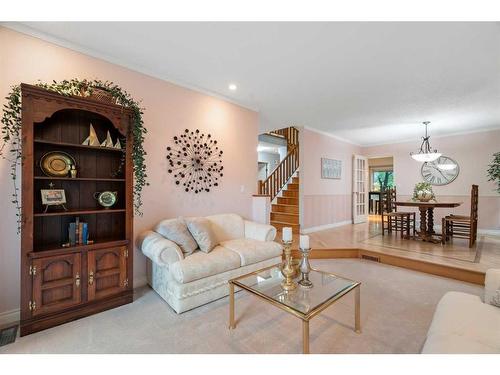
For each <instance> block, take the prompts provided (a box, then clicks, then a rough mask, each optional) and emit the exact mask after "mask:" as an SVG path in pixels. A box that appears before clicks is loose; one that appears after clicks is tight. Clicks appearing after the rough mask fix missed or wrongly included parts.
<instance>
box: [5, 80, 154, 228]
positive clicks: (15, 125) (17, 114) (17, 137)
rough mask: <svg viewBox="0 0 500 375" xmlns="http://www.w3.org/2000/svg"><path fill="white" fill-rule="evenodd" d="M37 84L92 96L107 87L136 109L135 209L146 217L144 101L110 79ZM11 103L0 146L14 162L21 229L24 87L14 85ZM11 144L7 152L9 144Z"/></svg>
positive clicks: (15, 198) (64, 92) (122, 102)
mask: <svg viewBox="0 0 500 375" xmlns="http://www.w3.org/2000/svg"><path fill="white" fill-rule="evenodd" d="M36 86H39V87H43V88H44V89H46V90H50V91H55V92H57V93H59V94H61V95H67V96H70V95H75V96H84V97H88V96H90V95H91V94H92V91H93V89H95V88H100V89H103V90H107V91H108V92H109V93H110V94H111V95H112V96H113V97H114V98H115V99H116V102H117V104H119V105H122V106H124V107H129V108H131V109H132V111H133V114H134V120H133V121H134V124H133V127H132V134H133V138H134V142H133V145H132V160H133V165H134V177H135V179H134V210H135V213H136V215H140V216H142V211H141V207H142V190H143V188H144V186H147V185H148V182H147V174H146V162H145V158H144V157H145V155H146V151H145V150H144V147H143V142H144V135H145V134H146V133H147V129H146V128H145V127H144V121H143V119H142V115H143V113H144V112H143V108H142V107H141V106H140V103H139V102H137V101H135V100H134V99H133V98H132V97H131V96H130V94H129V93H128V92H127V91H125V90H123V89H122V88H121V87H119V86H118V85H115V84H114V83H113V82H109V81H100V80H93V81H90V80H86V79H84V80H79V79H76V78H74V79H71V80H64V81H61V82H56V81H53V82H52V83H49V84H48V83H43V82H38V83H36ZM5 99H6V100H7V104H5V105H4V108H3V114H2V119H1V123H2V141H3V142H2V146H1V147H0V156H1V157H2V158H4V159H7V160H8V161H9V162H10V175H11V178H12V182H13V185H14V191H13V193H12V203H13V204H14V205H15V206H16V216H17V231H18V233H19V231H20V228H21V202H20V200H19V187H18V183H17V181H18V178H17V171H18V166H19V165H20V163H21V161H22V149H21V86H20V85H16V86H13V87H12V91H11V92H10V93H9V94H8V95H7V97H6V98H5ZM8 144H10V146H11V147H10V149H9V150H8V151H7V150H6V146H7V145H8Z"/></svg>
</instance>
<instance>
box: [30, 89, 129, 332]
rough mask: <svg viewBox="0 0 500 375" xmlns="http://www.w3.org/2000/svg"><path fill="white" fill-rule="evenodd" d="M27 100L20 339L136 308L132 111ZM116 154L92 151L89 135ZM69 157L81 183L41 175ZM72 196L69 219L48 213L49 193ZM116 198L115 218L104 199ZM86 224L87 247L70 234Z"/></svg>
mask: <svg viewBox="0 0 500 375" xmlns="http://www.w3.org/2000/svg"><path fill="white" fill-rule="evenodd" d="M21 91H22V154H23V155H22V156H23V163H22V188H21V191H22V213H21V214H22V218H23V220H22V222H21V325H20V326H21V329H20V331H21V336H24V335H27V334H30V333H33V332H37V331H40V330H42V329H45V328H49V327H53V326H55V325H58V324H62V323H65V322H68V321H72V320H75V319H78V318H81V317H84V316H88V315H90V314H94V313H96V312H100V311H103V310H106V309H110V308H113V307H117V306H120V305H123V304H125V303H130V302H132V299H133V285H132V277H131V275H132V269H133V256H132V251H130V250H131V248H132V247H131V246H132V242H133V163H132V145H133V131H132V127H133V121H134V118H133V116H134V114H133V111H132V110H131V109H129V108H126V107H122V106H119V105H116V104H111V103H105V102H100V101H96V100H93V99H89V98H83V97H77V96H64V95H60V94H57V93H55V92H52V91H47V90H45V89H43V88H40V87H36V86H31V85H25V84H22V85H21ZM91 125H92V129H93V131H94V132H95V134H96V136H97V138H98V139H99V140H100V141H103V140H104V139H106V138H107V137H108V136H109V137H111V138H112V142H113V145H120V147H100V146H91V145H87V144H82V143H84V140H85V139H86V138H87V137H88V135H89V132H90V126H91ZM54 152H57V153H58V154H65V155H67V156H68V157H69V158H70V159H71V160H72V164H74V165H75V167H76V170H77V175H76V177H75V176H71V175H69V174H68V175H62V176H57V177H53V176H51V175H50V173H47V171H46V170H43V169H42V167H41V161H42V159H43V158H44V156H46V155H48V154H49V153H52V154H53V153H54ZM44 189H61V190H64V192H65V198H66V204H65V206H66V208H67V209H66V210H65V209H57V208H55V207H49V209H48V210H47V209H46V207H45V206H44V205H43V204H42V200H41V190H44ZM104 191H112V192H116V194H117V201H116V203H115V204H114V205H113V206H112V207H111V208H108V209H105V208H104V207H102V206H100V205H99V203H98V201H97V200H96V199H95V194H96V193H98V192H104ZM77 218H78V222H80V223H86V227H87V231H88V235H89V236H88V240H91V241H89V242H87V243H86V241H83V240H80V241H77V242H76V243H74V242H73V241H70V238H69V233H68V228H69V226H70V223H75V222H76V221H77Z"/></svg>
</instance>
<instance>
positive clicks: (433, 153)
mask: <svg viewBox="0 0 500 375" xmlns="http://www.w3.org/2000/svg"><path fill="white" fill-rule="evenodd" d="M430 123H431V122H430V121H424V122H423V124H424V125H425V137H422V139H423V141H422V144H421V145H420V150H419V151H418V152H417V153H415V152H410V155H411V157H412V158H413V159H415V160H416V161H419V162H422V163H424V162H428V161H434V160H436V159H438V158H439V157H440V156H441V154H440V153H439V152H438V151H437V150H436V149H434V150H433V149H432V147H431V145H430V143H429V138H430V136H429V135H428V134H427V125H429V124H430Z"/></svg>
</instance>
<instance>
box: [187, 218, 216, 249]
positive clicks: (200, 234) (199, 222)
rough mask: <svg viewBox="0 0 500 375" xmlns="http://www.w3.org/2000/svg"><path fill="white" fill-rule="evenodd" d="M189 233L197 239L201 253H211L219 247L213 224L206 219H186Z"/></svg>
mask: <svg viewBox="0 0 500 375" xmlns="http://www.w3.org/2000/svg"><path fill="white" fill-rule="evenodd" d="M185 220H186V224H187V227H188V229H189V232H190V233H191V235H192V236H193V238H194V239H195V241H196V243H197V244H198V246H199V248H200V250H201V251H203V252H204V253H209V252H210V251H212V249H213V248H214V247H215V246H217V245H218V242H217V239H216V237H215V234H214V232H213V230H212V224H211V223H210V221H209V220H208V219H205V218H204V217H193V218H189V219H185Z"/></svg>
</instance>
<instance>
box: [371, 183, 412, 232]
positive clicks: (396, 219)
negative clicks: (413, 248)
mask: <svg viewBox="0 0 500 375" xmlns="http://www.w3.org/2000/svg"><path fill="white" fill-rule="evenodd" d="M396 197H397V194H396V188H392V189H386V190H385V191H384V192H382V193H381V196H380V201H381V205H382V210H381V211H382V212H381V215H382V235H385V231H387V233H388V234H390V233H392V231H395V232H396V234H397V232H398V231H399V232H401V238H413V237H415V233H416V229H415V216H416V215H415V212H403V211H398V210H397V209H398V207H397V206H396V204H395V202H396ZM382 202H384V203H382ZM405 233H406V235H405Z"/></svg>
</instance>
